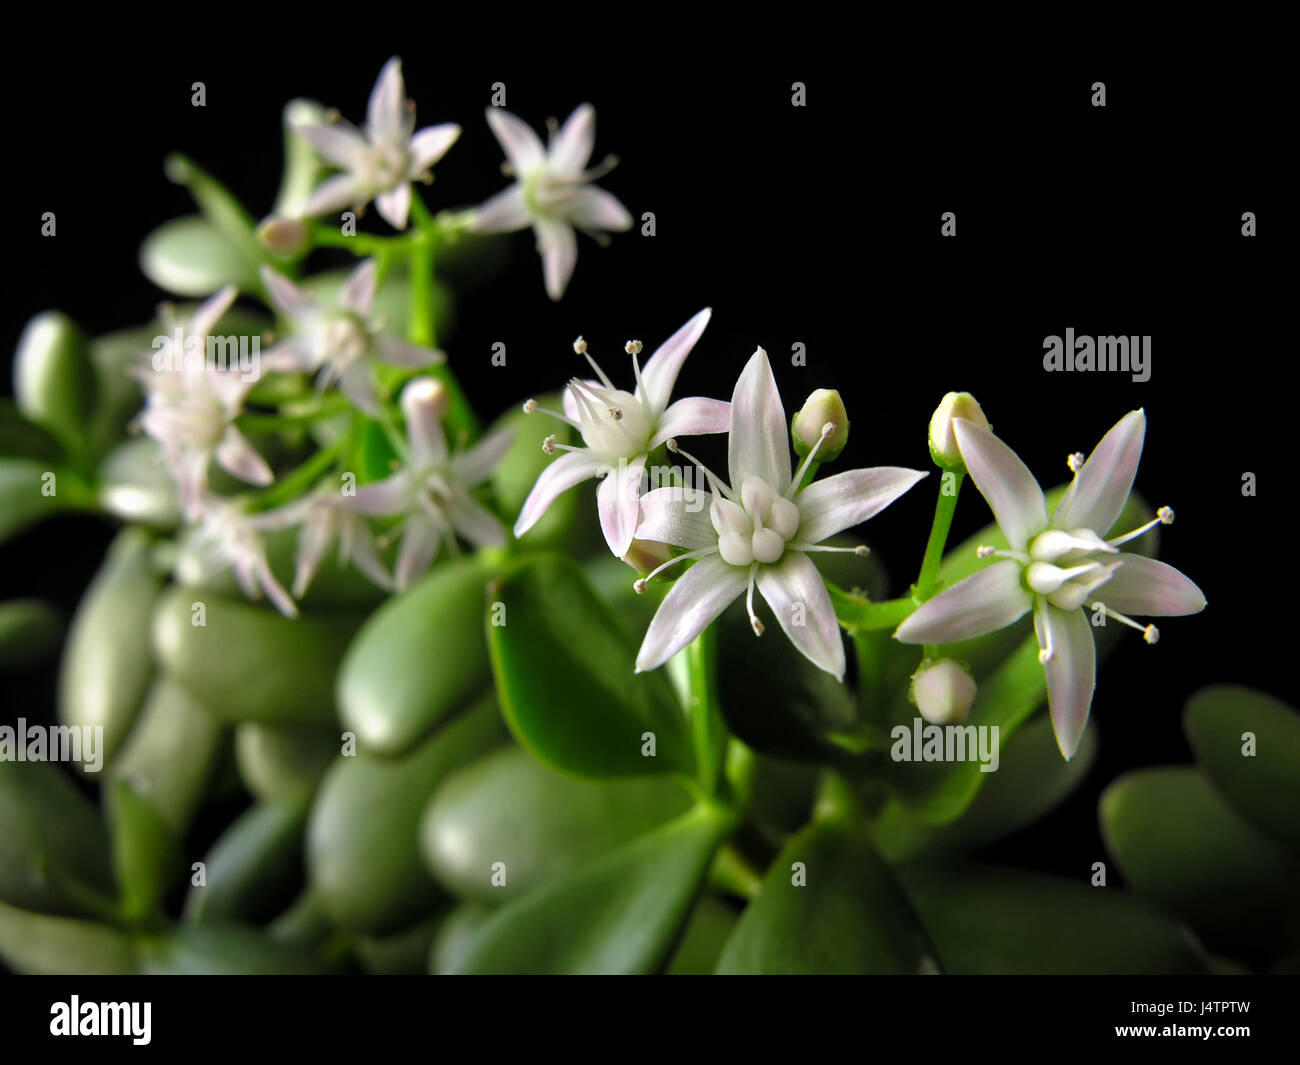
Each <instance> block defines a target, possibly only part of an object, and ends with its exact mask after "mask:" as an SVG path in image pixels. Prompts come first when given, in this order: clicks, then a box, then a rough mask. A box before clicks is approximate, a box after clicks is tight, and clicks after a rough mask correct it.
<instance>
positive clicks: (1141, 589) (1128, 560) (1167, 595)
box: [1097, 552, 1205, 617]
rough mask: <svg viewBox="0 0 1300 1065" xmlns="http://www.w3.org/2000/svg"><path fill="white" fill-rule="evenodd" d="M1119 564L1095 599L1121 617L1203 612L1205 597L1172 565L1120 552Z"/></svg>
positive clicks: (1117, 558) (1171, 615)
mask: <svg viewBox="0 0 1300 1065" xmlns="http://www.w3.org/2000/svg"><path fill="white" fill-rule="evenodd" d="M1116 560H1117V561H1118V562H1120V563H1121V565H1120V567H1119V569H1117V570H1115V572H1114V574H1113V575H1112V576H1111V578H1110V580H1109V581H1107V582H1106V584H1105V585H1104V586H1103V587H1102V589H1101V590H1100V591H1099V592H1098V594H1097V598H1098V599H1100V600H1101V601H1102V602H1103V603H1105V604H1106V605H1107V606H1108V607H1110V608H1111V609H1112V610H1117V611H1119V613H1121V614H1137V615H1138V616H1139V617H1178V616H1181V615H1184V614H1198V613H1200V612H1201V611H1202V610H1204V609H1205V596H1204V595H1203V594H1202V592H1201V590H1200V589H1199V588H1198V587H1196V585H1195V584H1194V583H1193V582H1192V581H1191V580H1189V579H1188V578H1187V577H1185V576H1184V575H1183V574H1182V573H1180V572H1179V571H1178V570H1176V569H1174V567H1173V566H1169V565H1166V564H1165V563H1163V562H1158V561H1156V560H1155V559H1154V558H1146V557H1145V556H1143V555H1133V554H1129V553H1128V552H1123V553H1121V554H1119V555H1118V556H1116Z"/></svg>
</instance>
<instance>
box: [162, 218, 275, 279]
mask: <svg viewBox="0 0 1300 1065" xmlns="http://www.w3.org/2000/svg"><path fill="white" fill-rule="evenodd" d="M140 269H141V271H142V272H143V273H144V275H145V277H147V278H148V279H149V280H150V281H152V282H153V283H154V284H155V285H157V286H158V287H159V288H161V289H164V290H166V291H167V292H171V293H174V294H175V295H177V296H210V295H211V294H212V293H214V292H216V291H217V290H218V289H219V288H222V287H223V286H225V285H234V286H235V287H236V288H240V289H243V290H249V289H252V290H254V291H256V290H257V289H258V288H259V287H260V285H261V282H260V281H259V280H258V277H257V266H256V263H255V262H252V261H250V260H249V259H248V258H247V257H246V256H244V255H243V254H241V253H240V251H239V250H238V249H237V248H236V247H235V246H234V245H233V244H231V242H230V241H229V240H228V239H227V238H226V237H225V236H224V235H223V234H222V233H221V231H220V230H218V229H217V228H216V226H214V225H213V224H212V223H211V222H209V221H208V220H207V219H206V218H204V217H202V216H201V215H186V216H185V217H183V218H173V219H172V220H171V221H170V222H164V223H163V224H162V225H161V226H159V227H158V228H157V229H155V230H154V231H153V232H152V233H150V234H149V235H148V236H147V237H145V238H144V243H143V244H142V245H140Z"/></svg>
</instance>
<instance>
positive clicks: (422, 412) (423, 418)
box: [399, 377, 447, 469]
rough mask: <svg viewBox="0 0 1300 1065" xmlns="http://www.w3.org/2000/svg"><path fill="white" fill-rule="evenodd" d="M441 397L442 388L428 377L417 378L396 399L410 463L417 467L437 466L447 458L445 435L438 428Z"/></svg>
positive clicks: (440, 426) (439, 426) (440, 419)
mask: <svg viewBox="0 0 1300 1065" xmlns="http://www.w3.org/2000/svg"><path fill="white" fill-rule="evenodd" d="M444 397H445V393H444V392H443V390H442V387H441V386H440V385H439V384H437V383H436V382H435V381H434V380H433V379H432V378H430V377H417V378H415V379H414V380H413V381H409V382H407V385H406V387H405V388H403V389H402V396H401V399H400V401H399V402H400V403H401V407H402V415H403V417H404V418H405V419H406V439H407V440H408V441H409V442H410V445H411V463H412V465H413V466H415V467H416V468H417V469H425V468H427V467H430V466H440V465H442V463H444V462H445V461H446V460H447V438H446V436H445V435H444V434H443V431H442V413H443V409H444V404H445V398H444Z"/></svg>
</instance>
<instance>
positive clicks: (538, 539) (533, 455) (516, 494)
mask: <svg viewBox="0 0 1300 1065" xmlns="http://www.w3.org/2000/svg"><path fill="white" fill-rule="evenodd" d="M537 402H538V404H539V405H540V406H542V407H544V408H545V409H547V410H560V409H561V406H562V402H563V401H562V398H561V395H560V393H558V392H551V393H549V394H547V395H544V396H539V397H537ZM501 429H508V430H511V431H513V433H514V440H513V442H512V443H511V445H510V448H509V449H508V450H507V451H506V453H505V455H504V456H503V457H502V459H501V461H500V462H499V463H498V464H497V467H496V469H495V470H494V471H493V472H492V490H493V493H494V494H495V496H496V499H497V502H498V503H499V504H500V507H501V512H502V513H503V514H505V515H507V516H508V517H509V518H510V521H509V522H507V524H513V521H514V519H515V517H516V516H517V515H518V514H519V512H520V511H521V510H522V509H523V506H524V501H525V500H526V499H527V498H528V494H529V493H530V492H531V491H532V490H533V485H534V484H536V483H537V478H538V477H540V476H541V474H542V473H543V471H545V469H546V467H547V466H549V465H550V464H551V462H553V461H554V458H553V456H551V455H548V454H546V452H544V451H543V450H542V441H543V440H545V439H546V438H547V437H548V436H550V435H551V434H554V435H555V439H556V442H557V443H559V444H572V443H574V442H575V436H576V434H575V433H574V431H573V430H572V429H571V428H570V427H569V426H567V425H565V424H564V423H563V422H560V421H556V420H555V419H554V418H551V417H549V416H547V415H545V414H542V413H540V412H539V413H537V414H525V413H524V411H523V405H522V402H521V403H519V404H516V405H515V406H514V407H513V408H511V409H510V410H508V411H506V412H505V413H504V414H502V415H501V417H499V418H498V419H497V420H496V421H495V422H494V423H493V425H492V429H491V430H489V432H496V431H497V430H501ZM578 498H579V494H578V493H577V492H572V491H571V492H565V493H563V494H562V495H561V496H560V497H559V498H558V499H557V500H555V502H554V503H552V504H551V505H550V507H549V508H548V509H547V511H546V513H545V514H544V515H543V516H542V518H541V520H540V521H539V522H538V523H537V524H536V525H534V526H533V527H532V528H531V529H529V530H528V532H526V533H524V536H523V542H524V544H525V545H527V546H528V547H530V548H541V547H547V548H549V547H556V546H558V544H559V543H560V542H561V541H563V540H564V539H565V538H566V536H567V534H569V533H570V532H571V531H573V526H574V519H575V518H576V517H577V515H578ZM624 568H625V569H626V567H624ZM627 572H628V573H631V572H632V571H631V570H627ZM635 579H636V577H635V576H633V577H632V578H631V580H635Z"/></svg>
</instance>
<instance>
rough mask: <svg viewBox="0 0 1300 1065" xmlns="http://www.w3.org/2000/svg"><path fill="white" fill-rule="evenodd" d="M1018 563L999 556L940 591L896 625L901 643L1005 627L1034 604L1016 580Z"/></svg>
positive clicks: (936, 640)
mask: <svg viewBox="0 0 1300 1065" xmlns="http://www.w3.org/2000/svg"><path fill="white" fill-rule="evenodd" d="M1020 571H1021V565H1020V563H1019V562H1016V561H1015V560H1014V559H1009V558H1008V559H1003V560H1001V561H999V562H994V563H993V564H992V565H991V566H986V567H984V569H982V570H980V571H979V572H978V573H975V574H972V575H971V576H969V577H967V578H966V579H965V580H964V581H961V582H959V583H958V584H954V585H953V586H952V587H951V588H949V589H947V590H946V591H943V592H940V593H939V594H938V595H937V596H935V597H934V598H933V599H931V600H930V601H929V602H927V603H922V604H921V606H919V607H917V609H916V610H915V611H913V613H912V614H911V615H909V616H908V617H907V619H906V620H905V621H904V622H903V623H902V624H901V625H899V626H898V629H897V631H895V633H894V639H896V640H901V641H902V642H903V643H956V642H957V641H958V640H969V639H971V638H972V637H975V636H983V635H984V634H985V633H986V632H993V631H995V630H996V629H1001V628H1005V627H1006V626H1008V625H1010V624H1011V623H1012V622H1013V621H1016V620H1017V619H1018V618H1021V617H1023V616H1024V614H1025V612H1026V611H1027V610H1029V608H1030V607H1032V606H1033V605H1034V600H1033V596H1031V595H1030V594H1029V592H1028V591H1027V590H1026V589H1025V587H1024V585H1022V584H1021V583H1020Z"/></svg>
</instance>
